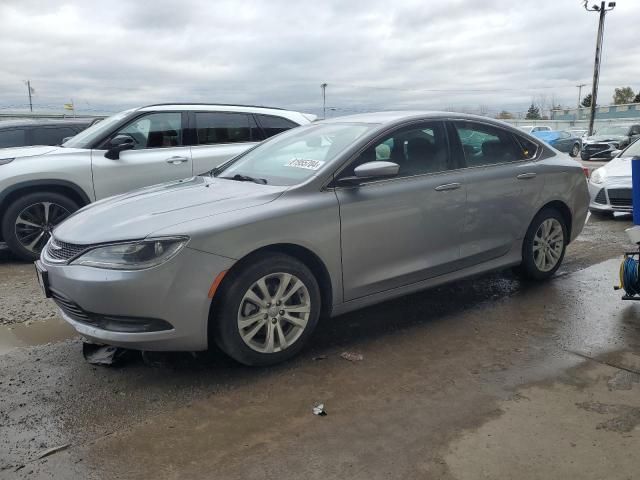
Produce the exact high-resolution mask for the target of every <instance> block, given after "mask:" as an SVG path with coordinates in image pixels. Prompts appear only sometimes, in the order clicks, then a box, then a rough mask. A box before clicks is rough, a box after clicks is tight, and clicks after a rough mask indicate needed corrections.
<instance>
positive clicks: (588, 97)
mask: <svg viewBox="0 0 640 480" xmlns="http://www.w3.org/2000/svg"><path fill="white" fill-rule="evenodd" d="M580 105H582V106H583V107H586V108H589V107H590V106H591V94H590V93H587V94H586V95H585V96H584V98H583V99H582V102H580Z"/></svg>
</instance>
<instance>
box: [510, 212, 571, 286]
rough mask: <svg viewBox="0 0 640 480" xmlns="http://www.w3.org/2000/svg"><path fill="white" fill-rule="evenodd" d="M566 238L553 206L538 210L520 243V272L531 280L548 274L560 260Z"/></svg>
mask: <svg viewBox="0 0 640 480" xmlns="http://www.w3.org/2000/svg"><path fill="white" fill-rule="evenodd" d="M567 240H568V236H567V227H566V225H565V221H564V218H563V217H562V215H561V214H560V212H558V211H557V210H555V209H553V208H545V209H543V210H541V211H540V212H539V213H538V214H537V215H536V216H535V218H534V219H533V221H532V222H531V225H530V226H529V229H528V230H527V234H526V235H525V238H524V241H523V244H522V263H521V265H520V271H521V272H522V274H523V275H524V276H525V277H527V278H530V279H532V280H545V279H547V278H549V277H551V276H552V275H553V274H554V273H555V272H556V270H558V268H560V265H561V264H562V260H563V258H564V253H565V250H566V248H567Z"/></svg>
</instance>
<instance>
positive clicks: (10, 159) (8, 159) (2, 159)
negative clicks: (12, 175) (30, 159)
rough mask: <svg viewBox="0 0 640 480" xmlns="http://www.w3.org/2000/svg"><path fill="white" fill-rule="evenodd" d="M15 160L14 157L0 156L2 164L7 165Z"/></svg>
mask: <svg viewBox="0 0 640 480" xmlns="http://www.w3.org/2000/svg"><path fill="white" fill-rule="evenodd" d="M11 162H13V158H0V165H6V164H7V163H11Z"/></svg>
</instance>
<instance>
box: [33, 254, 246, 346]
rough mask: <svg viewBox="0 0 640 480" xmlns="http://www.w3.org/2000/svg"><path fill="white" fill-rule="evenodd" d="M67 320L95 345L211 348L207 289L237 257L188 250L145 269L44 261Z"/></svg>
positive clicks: (209, 302)
mask: <svg viewBox="0 0 640 480" xmlns="http://www.w3.org/2000/svg"><path fill="white" fill-rule="evenodd" d="M40 262H41V265H43V266H44V267H45V268H46V270H47V274H48V283H49V289H50V290H51V294H52V296H53V298H54V300H56V303H57V304H58V307H59V308H60V311H61V313H62V316H63V318H64V319H65V320H66V321H67V322H68V323H70V324H71V325H72V326H73V327H74V328H75V329H76V330H77V331H78V332H79V333H80V334H81V335H83V336H84V337H86V338H88V339H89V340H92V341H94V342H97V343H105V344H108V345H115V346H120V347H125V348H132V349H139V350H165V351H167V350H169V351H181V350H182V351H185V350H186V351H198V350H205V349H206V348H207V347H208V343H207V331H208V321H209V307H210V305H211V299H210V298H208V293H209V288H210V287H211V284H212V282H213V281H214V279H215V278H216V276H217V275H218V274H219V273H220V272H222V271H225V270H228V269H229V268H230V267H231V265H232V264H233V262H234V261H233V260H231V259H229V258H225V257H219V256H217V255H212V254H209V253H205V252H200V251H197V250H192V249H190V248H188V247H187V248H185V249H184V250H183V251H181V252H180V253H179V254H178V255H176V256H175V257H174V258H172V259H171V260H169V261H168V262H166V263H164V264H162V265H160V266H158V267H155V268H150V269H147V270H138V271H120V270H106V269H100V268H93V267H85V266H81V265H59V264H50V263H46V262H42V260H40Z"/></svg>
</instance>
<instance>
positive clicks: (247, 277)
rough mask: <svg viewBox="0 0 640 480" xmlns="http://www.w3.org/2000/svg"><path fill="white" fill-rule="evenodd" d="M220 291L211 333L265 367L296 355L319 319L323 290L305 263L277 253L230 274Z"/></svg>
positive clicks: (244, 359)
mask: <svg viewBox="0 0 640 480" xmlns="http://www.w3.org/2000/svg"><path fill="white" fill-rule="evenodd" d="M219 295H220V297H219V300H218V294H216V300H214V301H219V304H218V306H217V308H215V314H214V316H213V318H212V320H211V321H212V322H213V324H212V325H211V328H210V330H211V332H212V334H213V336H214V340H215V342H216V343H217V344H218V346H219V347H220V348H221V349H222V350H223V351H224V352H225V353H226V354H227V355H229V356H230V357H232V358H233V359H235V360H237V361H238V362H240V363H243V364H245V365H251V366H266V365H272V364H274V363H278V362H282V361H284V360H287V359H288V358H291V357H292V356H294V355H296V354H297V353H298V352H299V351H300V350H301V349H302V348H303V347H304V344H305V343H306V342H307V341H308V339H309V337H310V336H311V334H312V333H313V330H314V329H315V327H316V325H317V323H318V319H319V317H320V306H321V305H320V303H321V297H320V288H319V286H318V282H317V281H316V279H315V277H314V276H313V274H312V273H311V271H310V270H309V269H308V268H307V266H306V265H304V264H303V263H302V262H300V261H298V260H297V259H295V258H293V257H290V256H288V255H283V254H274V255H270V256H268V257H266V258H263V259H260V260H257V261H256V262H253V263H248V264H247V265H245V266H244V267H241V268H240V270H239V271H236V272H231V273H230V278H226V279H225V282H224V283H223V285H222V291H221V292H219Z"/></svg>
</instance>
